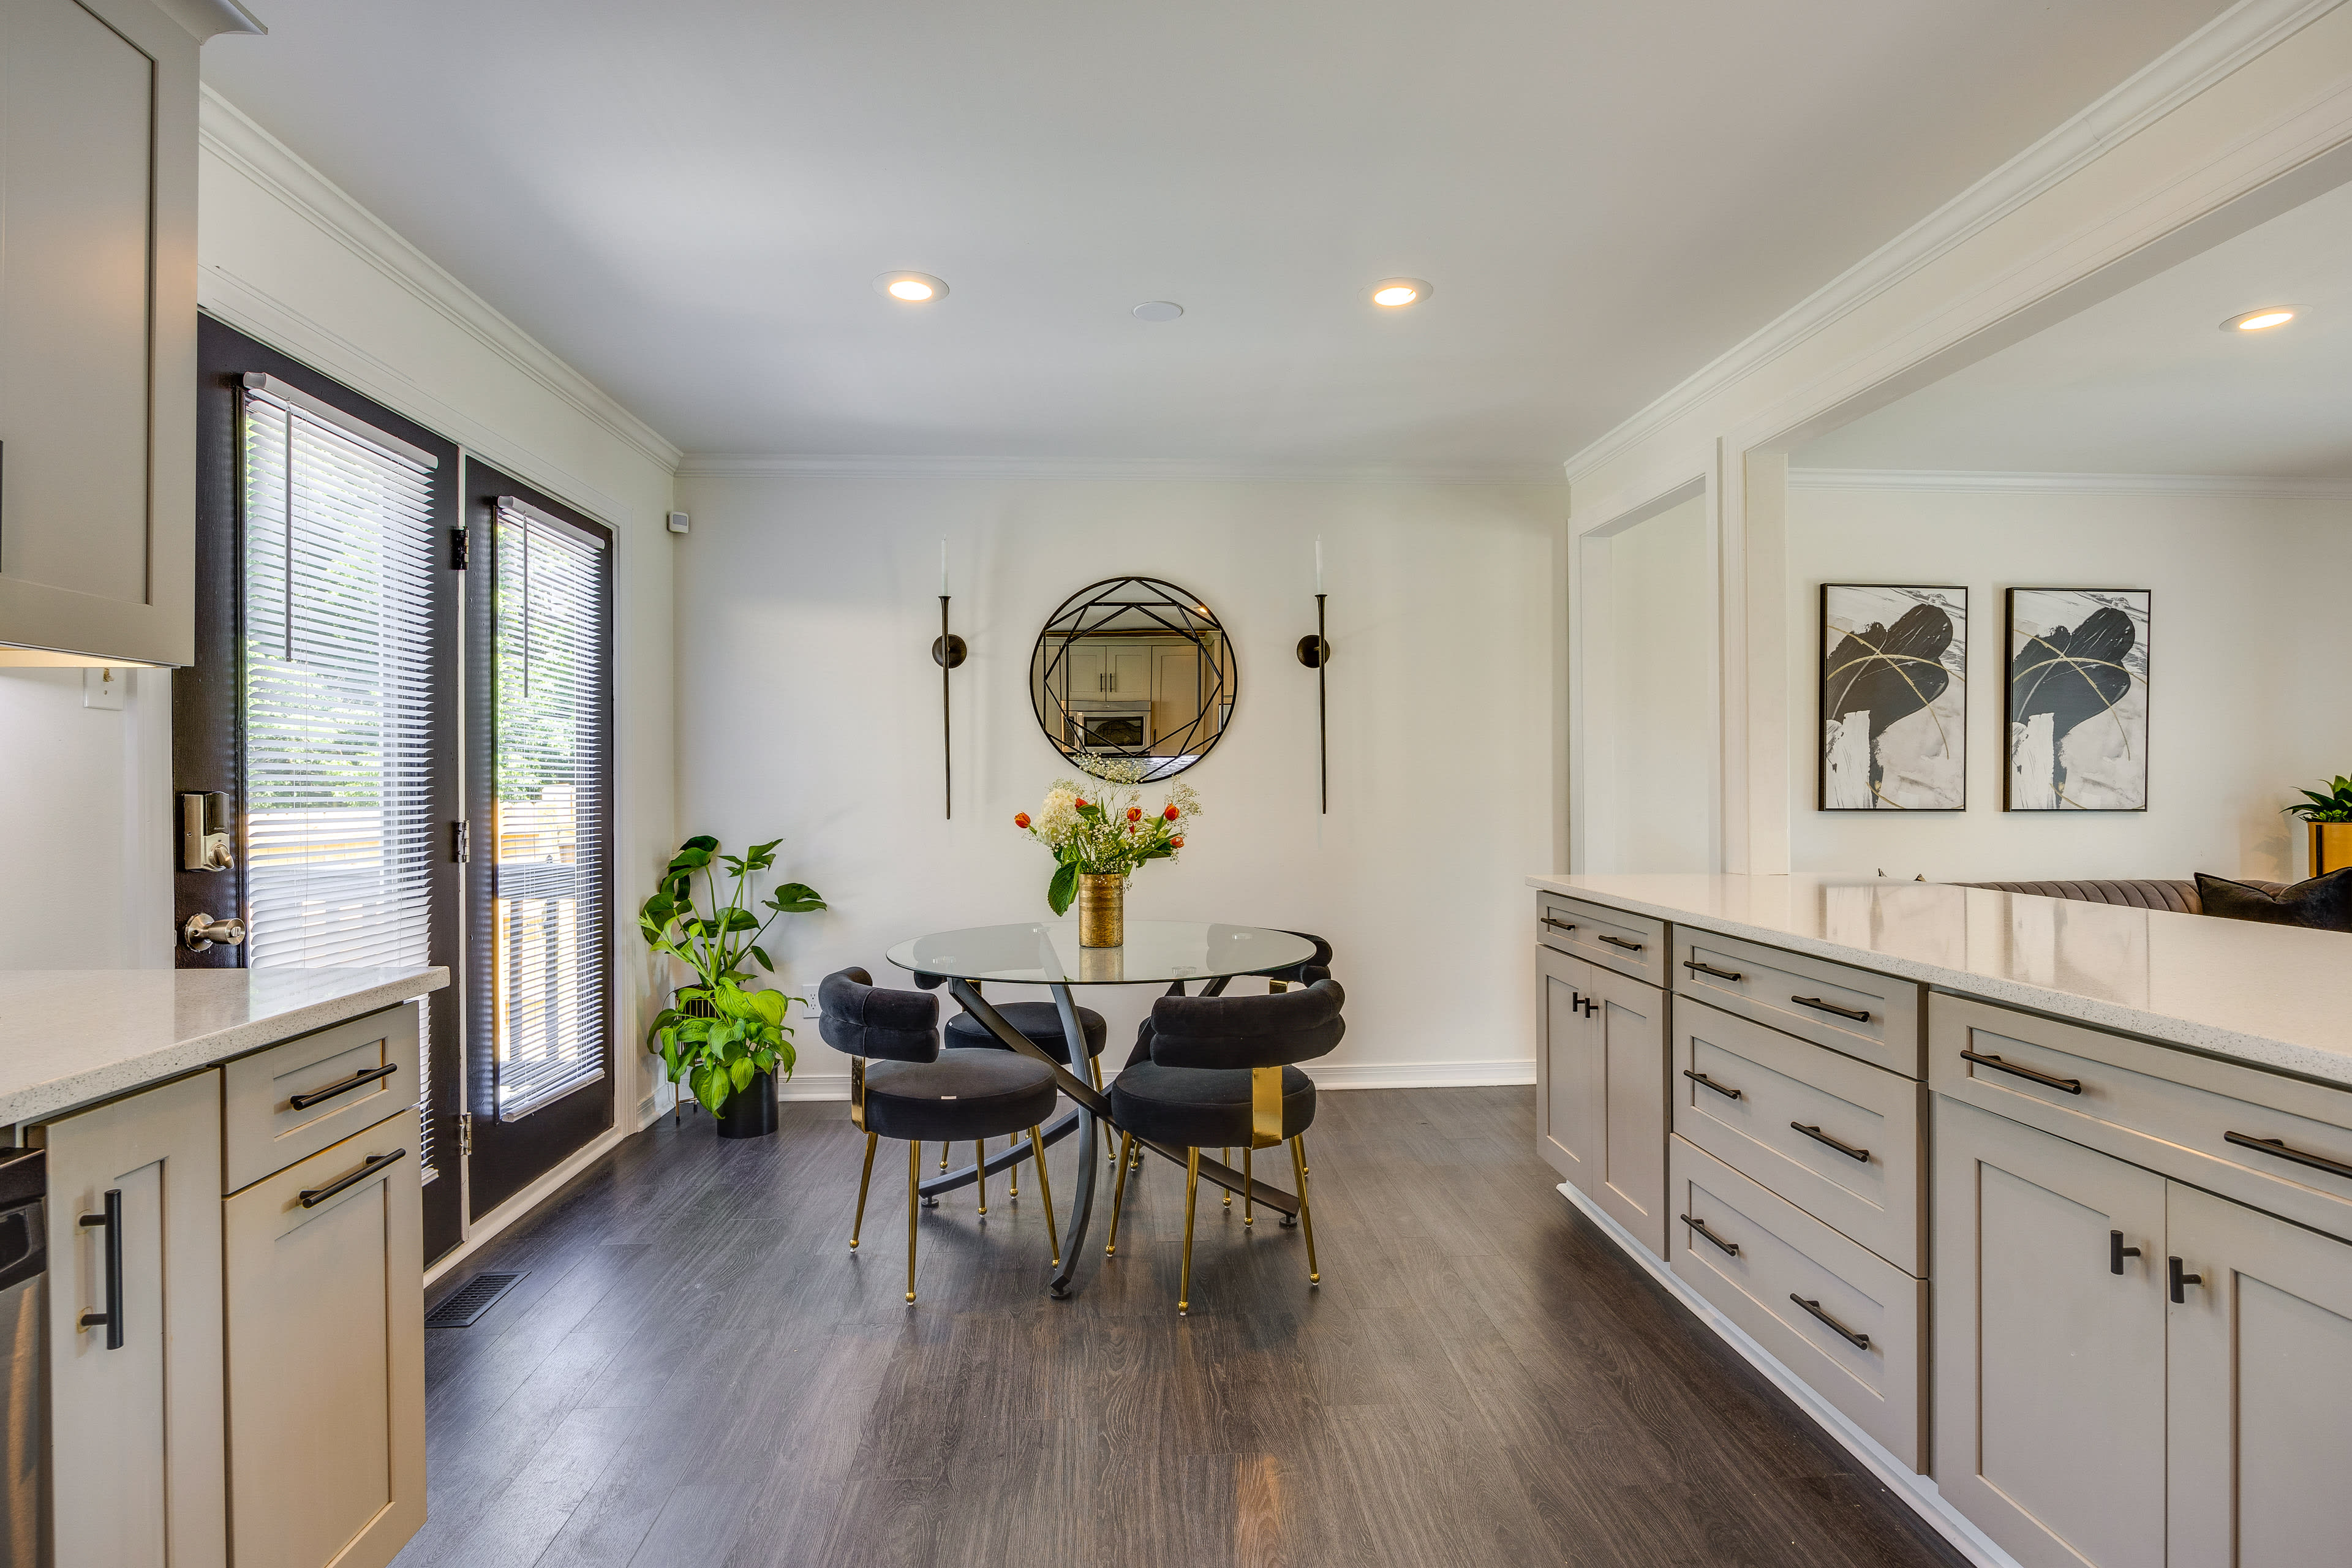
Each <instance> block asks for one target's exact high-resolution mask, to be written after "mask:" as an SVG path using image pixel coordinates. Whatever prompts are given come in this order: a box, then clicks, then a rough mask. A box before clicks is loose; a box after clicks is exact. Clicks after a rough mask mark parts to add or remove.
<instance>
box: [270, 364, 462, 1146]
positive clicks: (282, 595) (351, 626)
mask: <svg viewBox="0 0 2352 1568" xmlns="http://www.w3.org/2000/svg"><path fill="white" fill-rule="evenodd" d="M309 404H310V400H309V399H307V398H298V397H297V396H296V395H290V394H281V393H279V392H278V391H277V390H275V389H274V388H273V387H272V385H271V384H269V383H268V381H267V380H266V378H262V377H258V376H257V377H252V378H249V379H248V383H247V389H246V391H245V393H244V405H243V414H244V420H243V423H244V440H243V447H244V454H243V456H244V490H245V495H244V501H245V508H244V510H245V572H244V576H245V582H244V598H245V605H244V608H245V647H244V669H243V698H242V702H243V708H244V718H245V744H246V777H245V812H244V824H245V836H246V847H245V855H246V861H245V864H246V878H247V882H246V885H247V925H248V928H249V931H250V935H249V937H248V939H247V950H246V951H247V963H249V964H251V965H253V966H254V967H256V968H261V967H268V966H275V965H281V964H286V965H295V966H299V967H305V968H318V967H321V966H327V965H379V964H383V965H393V964H397V965H413V964H420V963H427V962H429V954H430V952H431V948H430V941H429V939H430V932H429V917H430V914H431V903H432V878H433V868H434V864H435V857H436V851H437V847H438V845H439V842H440V837H439V832H438V831H437V830H436V823H435V822H434V820H433V789H432V785H433V765H434V757H433V720H434V713H433V685H434V681H433V676H434V669H433V659H434V657H435V649H434V647H433V633H432V616H433V585H434V572H435V551H434V530H433V524H432V510H431V503H432V492H431V484H432V480H431V478H430V472H431V469H430V464H431V459H430V458H425V457H424V455H423V454H417V453H416V452H415V448H414V447H408V446H406V444H405V443H403V442H400V441H397V440H395V439H394V438H393V437H383V439H382V440H381V441H377V440H372V439H369V438H368V433H367V426H363V425H361V424H359V423H358V422H357V421H355V420H353V419H352V418H351V417H350V416H344V415H340V414H337V415H336V416H335V417H334V418H332V419H329V418H327V417H324V416H321V415H320V413H318V412H316V411H314V410H313V409H312V408H311V407H310V406H309ZM420 458H423V460H419V459H420ZM428 1055H429V1053H428ZM425 1103H427V1104H429V1103H430V1100H429V1097H428V1098H427V1100H425ZM430 1125H431V1120H430V1118H427V1119H426V1127H427V1129H428V1134H427V1135H428V1139H429V1128H430ZM421 1152H422V1153H423V1155H424V1159H423V1161H422V1162H421V1163H423V1164H425V1166H426V1167H428V1168H429V1167H430V1166H431V1165H432V1164H433V1150H432V1148H431V1146H430V1143H429V1142H427V1144H426V1146H425V1148H424V1149H423V1150H422V1151H421Z"/></svg>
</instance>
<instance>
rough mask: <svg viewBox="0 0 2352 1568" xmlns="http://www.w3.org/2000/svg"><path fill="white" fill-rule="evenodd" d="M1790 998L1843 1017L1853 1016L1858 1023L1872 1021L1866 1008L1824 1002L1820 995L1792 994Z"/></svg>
mask: <svg viewBox="0 0 2352 1568" xmlns="http://www.w3.org/2000/svg"><path fill="white" fill-rule="evenodd" d="M1789 1000H1790V1001H1791V1002H1794V1003H1796V1004H1797V1005H1799V1006H1801V1007H1819V1008H1820V1009H1821V1010H1822V1012H1824V1013H1835V1014H1836V1015H1837V1016H1839V1017H1841V1018H1852V1019H1853V1021H1854V1022H1855V1023H1857V1024H1867V1023H1869V1022H1870V1014H1869V1013H1868V1011H1866V1010H1864V1009H1861V1008H1855V1007H1841V1006H1839V1005H1837V1004H1836V1003H1834V1002H1824V1001H1822V999H1821V998H1820V997H1818V996H1791V997H1790V998H1789Z"/></svg>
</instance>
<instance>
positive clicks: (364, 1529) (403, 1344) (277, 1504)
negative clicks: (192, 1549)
mask: <svg viewBox="0 0 2352 1568" xmlns="http://www.w3.org/2000/svg"><path fill="white" fill-rule="evenodd" d="M417 1175H418V1173H417V1168H416V1117H415V1112H413V1111H405V1110H404V1111H402V1112H400V1113H398V1114H397V1115H394V1117H392V1118H390V1119H389V1120H387V1121H380V1122H378V1123H376V1125H375V1126H373V1128H370V1129H367V1130H365V1131H362V1132H360V1133H359V1134H358V1135H356V1136H354V1137H352V1138H349V1139H346V1140H345V1141H344V1142H341V1143H338V1144H336V1145H334V1146H333V1147H332V1148H329V1149H324V1150H321V1151H320V1152H318V1153H316V1154H314V1155H312V1156H311V1157H310V1158H309V1159H308V1160H305V1161H303V1162H301V1163H299V1164H296V1165H293V1166H291V1167H289V1169H287V1170H284V1171H280V1172H278V1173H276V1174H274V1175H270V1176H266V1177H264V1178H263V1179H262V1180H260V1181H259V1182H257V1183H255V1184H253V1185H252V1186H249V1187H247V1188H246V1189H245V1190H244V1191H243V1192H241V1193H238V1194H236V1196H235V1197H232V1198H230V1199H229V1200H228V1201H227V1202H226V1204H223V1205H221V1208H222V1211H223V1247H224V1253H223V1255H224V1257H225V1258H226V1276H227V1287H228V1292H227V1294H228V1438H229V1452H230V1453H231V1454H232V1455H234V1456H235V1458H234V1461H233V1462H232V1463H231V1465H230V1467H229V1545H230V1553H229V1554H230V1560H231V1561H232V1562H234V1563H236V1568H320V1565H322V1564H327V1563H332V1564H334V1565H335V1568H383V1564H386V1563H390V1562H391V1561H392V1559H393V1557H394V1554H396V1553H397V1552H399V1551H400V1548H401V1547H402V1545H403V1544H404V1543H405V1542H407V1540H408V1538H409V1537H410V1536H412V1535H414V1534H415V1533H416V1530H417V1527H418V1526H419V1525H420V1524H422V1523H423V1522H424V1521H425V1287H424V1266H423V1258H424V1216H423V1205H422V1203H421V1201H420V1198H419V1196H418V1193H419V1189H418V1186H417ZM306 1197H307V1198H308V1199H309V1200H310V1202H309V1206H305V1198H306Z"/></svg>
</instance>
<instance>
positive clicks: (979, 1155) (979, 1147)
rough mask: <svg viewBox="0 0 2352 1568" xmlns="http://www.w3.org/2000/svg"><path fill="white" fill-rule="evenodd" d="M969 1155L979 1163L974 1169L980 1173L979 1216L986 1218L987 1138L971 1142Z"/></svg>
mask: <svg viewBox="0 0 2352 1568" xmlns="http://www.w3.org/2000/svg"><path fill="white" fill-rule="evenodd" d="M971 1157H972V1158H973V1159H974V1160H976V1161H978V1162H979V1164H978V1165H977V1167H976V1169H977V1170H978V1172H979V1173H980V1217H981V1218H982V1219H986V1218H987V1217H988V1140H987V1139H985V1138H982V1139H978V1140H976V1141H975V1142H973V1143H972V1146H971Z"/></svg>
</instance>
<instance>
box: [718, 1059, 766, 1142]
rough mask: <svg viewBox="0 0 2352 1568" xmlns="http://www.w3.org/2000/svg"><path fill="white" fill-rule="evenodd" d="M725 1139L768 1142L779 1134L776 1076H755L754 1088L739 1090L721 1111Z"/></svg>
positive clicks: (752, 1085) (757, 1074)
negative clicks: (775, 1134)
mask: <svg viewBox="0 0 2352 1568" xmlns="http://www.w3.org/2000/svg"><path fill="white" fill-rule="evenodd" d="M717 1120H718V1122H719V1136H720V1137H721V1138H765V1137H767V1136H768V1135H769V1134H770V1133H772V1132H773V1131H775V1130H776V1075H775V1074H774V1073H772V1072H762V1073H754V1074H752V1075H751V1088H749V1089H737V1090H736V1091H735V1092H734V1093H732V1094H730V1095H729V1096H728V1097H727V1103H726V1104H725V1105H723V1106H721V1107H720V1108H719V1116H718V1119H717Z"/></svg>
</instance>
